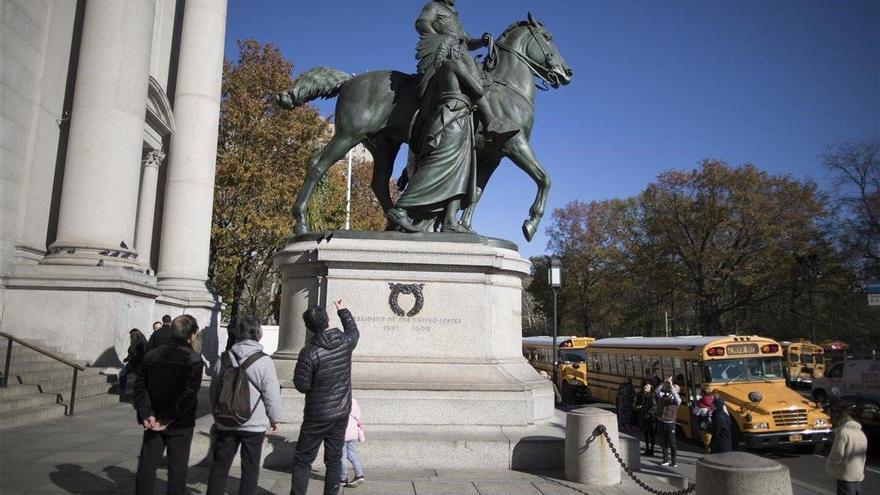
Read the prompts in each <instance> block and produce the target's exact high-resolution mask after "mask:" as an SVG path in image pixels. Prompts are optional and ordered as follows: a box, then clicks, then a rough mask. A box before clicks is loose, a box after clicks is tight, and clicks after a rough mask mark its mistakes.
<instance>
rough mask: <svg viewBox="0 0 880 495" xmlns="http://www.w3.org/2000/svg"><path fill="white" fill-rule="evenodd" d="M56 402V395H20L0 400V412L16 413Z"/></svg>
mask: <svg viewBox="0 0 880 495" xmlns="http://www.w3.org/2000/svg"><path fill="white" fill-rule="evenodd" d="M56 402H58V394H41V393H35V394H28V395H20V396H18V397H9V398H4V399H0V412H8V411H18V410H21V409H29V408H31V407H37V406H41V405H44V404H55V403H56Z"/></svg>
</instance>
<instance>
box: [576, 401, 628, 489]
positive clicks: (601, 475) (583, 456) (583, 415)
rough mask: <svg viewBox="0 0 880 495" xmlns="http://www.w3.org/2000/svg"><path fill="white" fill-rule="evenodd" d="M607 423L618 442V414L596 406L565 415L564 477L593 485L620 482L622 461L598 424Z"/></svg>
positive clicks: (605, 424)
mask: <svg viewBox="0 0 880 495" xmlns="http://www.w3.org/2000/svg"><path fill="white" fill-rule="evenodd" d="M599 425H604V426H605V428H606V430H607V431H608V436H609V437H610V438H611V441H612V442H613V443H614V444H615V445H618V443H619V441H618V433H617V415H616V414H614V413H612V412H609V411H606V410H604V409H599V408H597V407H582V408H580V409H575V410H573V411H569V412H568V413H567V414H566V418H565V479H567V480H568V481H574V482H576V483H586V484H589V485H593V486H611V485H617V484H619V483H620V464H618V463H617V460H616V459H615V458H614V454H612V452H611V447H610V446H609V445H608V442H607V441H606V440H605V437H604V436H603V435H596V434H595V431H596V427H597V426H599Z"/></svg>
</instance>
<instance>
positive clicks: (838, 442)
mask: <svg viewBox="0 0 880 495" xmlns="http://www.w3.org/2000/svg"><path fill="white" fill-rule="evenodd" d="M832 423H833V424H834V425H836V426H835V428H834V443H833V444H832V445H831V452H830V453H829V454H828V458H827V459H825V471H827V472H828V474H829V475H830V476H833V477H834V479H835V480H836V481H837V495H863V494H866V493H867V492H863V491H862V481H864V479H865V456H866V453H867V451H868V438H867V437H866V436H865V433H864V432H863V431H862V425H860V424H859V423H858V421H856V420H855V419H853V417H852V414H851V413H850V412H849V411H847V410H844V411H841V412H840V413H838V415H837V417H835V418H834V421H833V422H832Z"/></svg>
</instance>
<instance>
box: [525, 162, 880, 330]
mask: <svg viewBox="0 0 880 495" xmlns="http://www.w3.org/2000/svg"><path fill="white" fill-rule="evenodd" d="M854 197H855V196H854ZM829 205H830V201H829V199H828V198H827V195H826V194H824V193H822V192H821V191H819V190H818V188H817V186H816V184H814V183H813V182H811V181H799V180H795V179H793V178H791V177H789V176H780V175H771V174H768V173H766V172H764V171H761V170H759V169H758V168H756V167H754V166H752V165H742V166H739V167H731V166H729V165H727V164H726V163H723V162H720V161H714V160H707V161H704V162H703V163H702V164H701V165H700V166H699V167H698V168H696V169H694V170H689V171H685V170H670V171H666V172H663V173H661V174H660V175H659V176H658V177H657V179H656V180H655V181H654V182H652V183H651V184H649V185H648V186H647V187H646V188H645V190H644V191H642V193H640V194H639V195H638V196H636V197H632V198H626V199H613V200H607V201H593V202H591V203H584V202H580V201H572V202H570V203H569V204H567V205H565V206H564V207H562V208H558V209H556V210H555V211H554V213H553V220H552V224H551V226H550V227H549V228H548V230H547V232H548V235H549V237H550V241H549V248H550V250H551V252H552V253H553V255H555V256H558V257H560V258H561V260H562V266H563V287H562V289H561V291H560V304H561V308H560V313H561V315H562V316H561V326H562V330H561V331H562V332H565V333H573V334H585V335H592V336H596V337H604V336H610V335H620V336H634V335H646V336H647V335H665V334H666V333H667V332H668V333H669V334H671V335H684V334H697V333H700V334H704V335H717V334H728V333H757V334H761V335H766V336H770V337H775V338H779V339H794V338H802V337H810V331H811V330H813V329H815V330H816V331H817V340H821V339H822V338H840V337H847V338H849V339H851V343H859V342H868V341H869V340H870V333H871V331H872V330H871V329H872V328H873V329H876V326H877V324H878V323H880V314H878V312H877V311H872V308H868V307H867V305H866V303H865V300H864V295H863V294H859V293H854V291H853V287H854V286H857V284H858V278H859V274H858V271H857V270H854V269H853V267H852V263H850V262H849V261H848V256H847V255H846V253H845V251H842V250H841V249H839V248H838V246H839V245H840V244H841V243H840V242H838V238H837V231H836V230H835V228H834V226H835V225H837V224H839V223H840V222H839V221H838V219H837V218H836V217H835V216H834V211H833V208H831V207H830V206H829ZM854 218H855V219H859V218H864V217H858V216H854ZM858 225H866V221H865V220H861V223H859V224H858ZM863 230H864V229H862V231H863ZM869 254H870V253H869ZM806 260H811V263H807V262H806ZM539 261H542V260H539ZM545 264H546V263H543V264H542V263H536V264H535V266H536V267H538V269H540V267H542V266H544V265H545ZM812 265H821V270H817V269H816V267H815V266H812ZM808 268H810V269H808ZM528 290H529V292H530V293H531V294H532V296H533V297H534V299H535V300H536V304H537V306H539V307H547V305H548V303H549V301H548V298H549V297H550V293H549V291H548V290H547V288H546V282H544V281H543V278H542V277H538V276H536V277H535V278H534V280H533V281H532V284H531V285H530V286H529V288H528Z"/></svg>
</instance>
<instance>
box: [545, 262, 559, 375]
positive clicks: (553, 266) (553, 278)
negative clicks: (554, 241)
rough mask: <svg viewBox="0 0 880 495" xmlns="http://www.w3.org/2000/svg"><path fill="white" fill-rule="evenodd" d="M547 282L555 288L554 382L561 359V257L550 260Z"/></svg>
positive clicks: (551, 287)
mask: <svg viewBox="0 0 880 495" xmlns="http://www.w3.org/2000/svg"><path fill="white" fill-rule="evenodd" d="M547 283H548V285H550V289H552V290H553V383H554V384H555V383H556V379H557V376H556V374H557V373H556V371H557V363H558V361H559V359H558V356H557V348H556V337H557V322H558V318H557V313H556V310H557V294H556V290H557V289H559V287H561V286H562V266H561V263H560V261H559V258H556V257H553V258H552V259H551V260H550V269H549V270H547Z"/></svg>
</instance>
